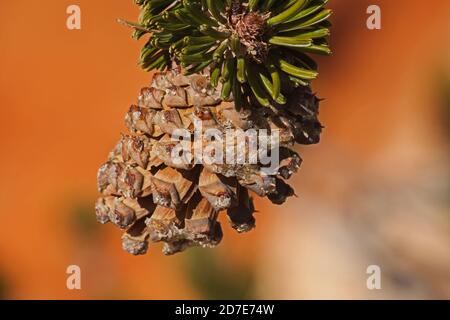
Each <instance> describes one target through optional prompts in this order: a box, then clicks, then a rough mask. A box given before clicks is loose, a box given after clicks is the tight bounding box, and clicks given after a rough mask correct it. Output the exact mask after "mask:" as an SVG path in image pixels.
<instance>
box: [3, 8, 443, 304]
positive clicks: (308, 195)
mask: <svg viewBox="0 0 450 320" xmlns="http://www.w3.org/2000/svg"><path fill="white" fill-rule="evenodd" d="M71 4H77V5H79V6H80V7H81V14H82V29H81V30H73V31H70V30H68V29H67V28H66V19H67V17H68V15H67V14H66V8H67V7H68V6H69V5H71ZM370 4H378V5H380V7H381V9H382V30H379V31H369V30H368V29H367V28H366V19H367V17H368V15H367V14H366V8H367V7H368V6H369V5H370ZM330 7H332V8H333V9H334V10H335V14H334V16H333V19H332V20H333V23H334V27H333V30H332V41H331V42H332V47H333V51H334V54H333V56H332V57H327V58H320V65H321V68H320V72H321V77H320V79H319V80H318V81H316V83H315V84H314V89H315V90H316V91H317V92H318V93H319V95H320V96H321V97H324V98H326V100H325V101H324V102H323V103H322V109H321V120H322V122H323V124H324V125H325V127H326V128H325V131H324V135H323V141H322V142H321V144H319V145H317V146H312V147H308V148H300V152H301V154H302V157H303V159H304V165H303V168H302V170H301V171H300V173H299V174H298V175H297V177H296V178H295V179H294V181H293V182H292V185H293V186H294V187H295V188H296V191H297V193H298V195H299V197H298V198H295V199H290V200H289V201H288V203H287V204H286V205H285V206H282V207H276V206H273V205H272V204H269V202H268V201H261V200H259V201H258V202H257V203H256V206H257V208H258V210H259V212H258V213H257V216H256V218H257V228H256V230H254V231H253V232H251V233H249V234H245V235H236V234H235V233H234V231H233V230H231V228H230V227H228V225H227V223H226V221H225V219H224V221H223V226H224V240H223V242H222V244H221V245H220V246H219V247H218V248H216V249H193V250H191V251H188V252H186V253H182V254H180V255H177V256H175V257H164V256H162V254H161V253H160V249H161V248H160V247H159V245H153V246H151V248H150V251H149V254H148V255H146V256H141V257H133V256H130V255H128V254H127V253H125V252H123V251H122V249H121V243H120V231H119V230H116V229H115V228H113V227H112V226H99V225H98V224H97V223H96V221H95V215H94V212H93V203H94V201H95V199H96V197H97V191H96V171H97V169H98V167H99V166H100V165H101V163H102V162H103V161H104V160H105V158H106V155H107V153H108V151H109V150H110V149H111V148H112V147H113V145H114V144H115V142H116V141H117V139H118V137H119V134H120V133H121V132H124V131H125V126H124V124H123V118H124V114H125V112H126V110H127V109H128V106H129V105H130V104H132V103H134V102H135V99H136V96H137V92H138V90H139V89H140V88H141V87H142V86H144V85H145V84H147V83H148V82H149V80H150V75H149V74H147V73H145V72H143V71H141V70H140V68H139V67H138V65H137V58H138V53H139V49H140V46H141V45H142V43H139V42H136V41H134V40H132V39H131V37H130V30H129V29H127V28H124V27H123V26H121V25H119V24H118V23H117V22H116V19H117V18H119V17H120V18H125V19H128V20H135V19H136V17H137V15H138V8H137V6H135V5H134V4H133V1H131V0H129V1H117V0H115V1H111V0H109V1H107V0H90V1H87V0H78V1H67V0H46V1H44V2H43V1H38V0H26V1H25V0H15V1H12V0H2V1H0V43H1V47H0V105H1V109H0V112H1V113H0V121H1V123H0V124H1V125H0V133H1V136H2V137H3V138H2V139H1V141H0V148H1V150H2V156H1V157H0V219H1V220H0V221H1V222H2V226H3V228H2V231H1V234H0V298H8V299H106V298H112V299H116V298H121V299H190V298H194V299H199V298H264V299H271V298H272V299H278V298H283V299H311V298H325V299H330V298H337V299H341V298H356V299H379V298H387V299H391V298H425V299H428V298H447V299H448V298H450V247H449V245H450V214H449V206H450V201H449V195H450V194H449V190H450V186H449V179H448V178H449V172H448V160H449V159H448V155H449V149H448V146H449V140H448V139H449V131H448V124H449V122H448V120H449V119H448V116H449V114H450V113H449V110H450V58H449V57H450V2H449V1H447V0H430V1H428V2H427V5H424V4H423V3H422V2H419V1H407V0H397V1H389V0H374V1H366V0H340V1H336V0H335V1H331V4H330ZM72 264H76V265H79V266H80V267H81V270H82V290H74V291H70V290H68V289H67V288H66V278H67V274H66V268H67V267H68V266H69V265H72ZM372 264H375V265H379V266H380V267H381V269H382V272H383V273H382V274H383V277H382V290H374V291H370V290H368V289H367V288H366V278H367V277H368V275H367V274H366V268H367V266H369V265H372Z"/></svg>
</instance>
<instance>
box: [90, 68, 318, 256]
mask: <svg viewBox="0 0 450 320" xmlns="http://www.w3.org/2000/svg"><path fill="white" fill-rule="evenodd" d="M221 86H222V85H221V84H219V85H218V86H217V87H214V86H212V85H211V79H210V74H209V73H208V71H207V70H205V71H204V72H202V73H198V74H194V75H189V76H186V75H184V74H183V73H182V70H181V68H180V67H174V68H172V69H171V70H169V71H164V72H160V73H156V74H155V75H154V76H153V80H152V82H151V85H150V86H149V87H146V88H143V89H142V90H141V92H140V95H139V98H138V103H137V105H132V106H131V107H130V109H129V111H128V112H127V114H126V125H127V127H128V129H129V131H130V134H124V135H122V137H121V139H120V141H119V142H118V144H117V145H116V147H115V148H114V149H113V151H112V152H111V153H110V155H109V157H108V161H107V162H106V163H105V164H104V165H102V166H101V168H100V169H99V172H98V189H99V191H100V192H101V193H102V197H101V198H99V199H98V200H97V203H96V215H97V219H98V221H99V222H100V223H107V222H111V223H113V224H115V225H116V226H118V227H119V228H121V229H124V230H125V233H124V235H123V236H122V243H123V248H124V249H125V250H126V251H128V252H129V253H131V254H134V255H140V254H144V253H146V252H147V249H148V242H149V241H152V242H164V243H165V246H164V249H163V252H164V254H167V255H170V254H174V253H177V252H180V251H183V250H185V249H186V248H188V247H192V246H203V247H213V246H216V245H217V244H218V243H219V242H220V241H221V238H222V229H221V225H220V223H219V222H218V221H217V218H218V215H219V213H221V212H226V214H227V215H228V218H229V221H230V224H231V226H232V227H233V228H234V229H236V230H237V231H238V232H246V231H249V230H251V229H253V228H254V227H255V219H254V217H253V214H254V211H255V209H254V206H253V201H252V197H251V196H250V194H249V191H250V192H252V193H253V194H256V195H258V196H260V197H267V198H268V199H270V200H271V201H272V202H273V203H275V204H282V203H283V202H284V201H285V200H286V199H287V198H288V197H290V196H292V195H294V191H293V189H292V188H291V187H290V186H289V185H288V184H287V183H286V182H285V180H286V179H289V178H290V176H291V175H292V174H293V173H295V172H296V171H297V170H298V168H299V167H300V164H301V161H302V160H301V158H300V156H299V155H298V154H297V153H296V152H295V151H293V150H291V149H290V147H292V146H293V145H294V144H295V143H300V144H313V143H317V142H318V141H319V137H320V133H321V125H320V123H319V122H318V120H317V113H318V104H319V100H318V99H317V98H316V97H315V95H313V94H312V93H311V91H310V89H309V87H299V88H292V89H291V90H290V92H289V93H288V95H287V97H288V99H287V101H288V102H287V104H285V105H284V106H283V107H282V108H281V107H280V108H277V107H273V108H261V107H260V106H259V105H256V106H254V107H252V106H248V107H246V108H242V109H240V110H239V111H238V110H237V109H236V108H235V104H234V103H233V102H230V101H223V100H222V99H221V91H222V88H221ZM198 123H201V124H202V128H203V129H204V130H206V129H216V130H217V132H220V133H224V134H225V133H226V132H227V130H230V129H241V130H244V131H245V130H250V129H256V130H261V129H267V130H268V131H269V132H274V129H277V130H279V132H280V144H279V150H280V164H279V166H278V167H277V168H276V170H275V171H274V172H273V173H272V174H268V173H267V171H265V170H264V168H265V165H263V164H262V163H259V162H256V163H253V164H245V163H244V164H237V163H231V164H229V163H225V164H220V163H200V164H196V163H194V162H193V161H191V162H189V161H176V160H177V159H176V158H174V157H173V150H174V148H175V147H176V146H177V144H178V143H179V142H177V141H176V140H174V139H172V138H174V136H173V135H174V133H175V132H176V130H177V129H185V131H187V132H189V135H190V137H189V138H190V139H191V140H192V141H194V140H195V139H197V138H198V137H194V135H195V133H196V131H195V129H196V126H195V124H198ZM202 142H203V144H202V148H203V149H202V150H201V151H202V152H204V153H205V154H207V155H208V152H209V151H208V150H216V149H210V148H211V146H212V145H215V144H219V143H221V142H222V141H217V140H208V141H206V140H204V141H202ZM246 143H247V141H246V142H245V143H244V145H243V146H242V145H239V146H237V145H236V142H232V143H231V144H230V143H228V144H225V146H224V149H223V151H224V152H225V151H226V150H230V148H238V147H239V148H244V154H245V155H246V156H252V155H251V154H249V153H250V151H249V150H250V149H248V145H247V144H246ZM274 147H275V146H274ZM181 158H183V157H181ZM178 160H179V159H178Z"/></svg>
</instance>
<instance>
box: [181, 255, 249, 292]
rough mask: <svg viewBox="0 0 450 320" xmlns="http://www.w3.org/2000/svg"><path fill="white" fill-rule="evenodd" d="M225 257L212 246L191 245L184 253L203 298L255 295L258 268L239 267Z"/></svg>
mask: <svg viewBox="0 0 450 320" xmlns="http://www.w3.org/2000/svg"><path fill="white" fill-rule="evenodd" d="M216 250H217V249H216ZM224 259H225V255H220V254H219V253H218V251H215V250H212V249H202V248H195V249H191V250H189V252H186V253H185V254H184V257H183V262H184V266H183V268H182V270H184V272H185V274H186V277H187V278H188V279H189V280H190V282H191V283H192V286H193V287H194V289H196V290H197V291H198V293H199V294H200V297H201V298H202V299H227V300H236V299H252V298H254V296H253V291H254V284H255V275H254V269H253V268H249V267H244V266H241V267H239V268H236V266H233V264H230V263H229V262H228V261H226V260H224Z"/></svg>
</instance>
